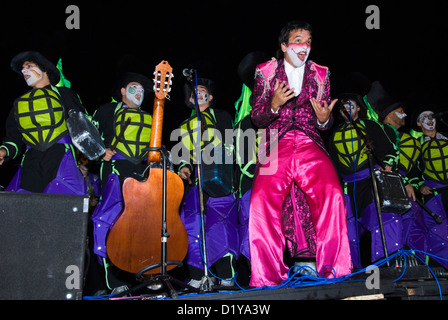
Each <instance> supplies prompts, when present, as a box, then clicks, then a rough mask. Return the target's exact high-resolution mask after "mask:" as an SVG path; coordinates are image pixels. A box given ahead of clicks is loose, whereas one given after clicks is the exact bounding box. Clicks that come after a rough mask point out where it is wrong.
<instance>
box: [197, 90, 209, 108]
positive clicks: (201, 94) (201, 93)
mask: <svg viewBox="0 0 448 320" xmlns="http://www.w3.org/2000/svg"><path fill="white" fill-rule="evenodd" d="M210 100H211V99H210V94H209V93H208V91H207V89H206V88H205V87H204V86H198V105H203V104H206V103H208V102H210Z"/></svg>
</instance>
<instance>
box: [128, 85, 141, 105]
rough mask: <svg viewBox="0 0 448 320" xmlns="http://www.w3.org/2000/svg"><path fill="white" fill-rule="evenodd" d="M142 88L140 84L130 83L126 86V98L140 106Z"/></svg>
mask: <svg viewBox="0 0 448 320" xmlns="http://www.w3.org/2000/svg"><path fill="white" fill-rule="evenodd" d="M144 91H145V90H144V89H143V87H142V86H141V85H138V84H130V85H128V86H127V87H126V98H127V99H128V100H130V101H132V102H133V103H134V104H135V105H136V106H137V107H140V106H141V104H142V102H143V98H144Z"/></svg>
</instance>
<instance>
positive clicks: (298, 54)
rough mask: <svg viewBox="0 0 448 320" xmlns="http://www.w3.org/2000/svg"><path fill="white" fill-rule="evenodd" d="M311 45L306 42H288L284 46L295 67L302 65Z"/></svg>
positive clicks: (306, 58)
mask: <svg viewBox="0 0 448 320" xmlns="http://www.w3.org/2000/svg"><path fill="white" fill-rule="evenodd" d="M310 51H311V46H310V45H309V44H307V43H290V44H289V45H288V46H287V47H286V53H287V54H288V56H289V58H290V59H291V62H292V64H293V65H294V66H295V67H296V68H300V67H301V66H303V65H304V64H305V62H306V60H308V56H309V55H310Z"/></svg>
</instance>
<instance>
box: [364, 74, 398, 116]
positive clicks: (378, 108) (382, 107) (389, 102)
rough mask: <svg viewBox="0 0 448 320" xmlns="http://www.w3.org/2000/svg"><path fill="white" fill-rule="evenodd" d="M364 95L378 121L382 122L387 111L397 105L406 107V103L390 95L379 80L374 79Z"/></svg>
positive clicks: (389, 111) (390, 110)
mask: <svg viewBox="0 0 448 320" xmlns="http://www.w3.org/2000/svg"><path fill="white" fill-rule="evenodd" d="M366 96H367V101H368V102H369V104H370V106H371V107H372V109H373V111H375V112H376V113H377V115H378V121H380V122H383V121H384V119H385V118H386V117H387V115H388V114H389V113H391V112H392V111H394V110H396V109H398V108H399V107H403V109H406V104H405V103H404V102H402V101H397V100H396V99H394V98H393V97H391V96H390V95H389V94H388V93H387V92H386V90H385V89H384V88H383V86H382V85H381V83H380V82H379V81H374V82H373V83H372V86H371V88H370V90H369V92H368V93H367V95H366Z"/></svg>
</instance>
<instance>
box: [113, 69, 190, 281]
mask: <svg viewBox="0 0 448 320" xmlns="http://www.w3.org/2000/svg"><path fill="white" fill-rule="evenodd" d="M171 71H172V69H171V66H170V65H169V64H168V62H166V61H162V62H161V63H160V64H159V65H157V67H156V71H155V72H154V74H155V75H156V77H155V79H154V83H155V85H154V93H155V98H154V111H153V122H152V130H151V141H150V142H149V146H150V147H151V148H160V147H161V144H162V127H163V108H164V101H165V97H166V96H167V94H168V92H169V91H170V84H171V77H172V73H171ZM160 159H161V156H160V153H159V152H157V151H153V150H151V151H150V152H149V154H148V164H150V163H160ZM122 188H123V198H124V210H123V213H122V214H121V216H120V218H118V220H117V221H116V223H115V224H114V226H113V227H112V229H111V230H110V232H109V235H108V238H107V243H106V247H107V254H108V256H109V259H110V260H111V261H112V263H113V264H114V265H115V266H116V267H118V268H119V269H121V270H124V271H127V272H130V273H138V272H140V271H141V270H142V269H143V268H145V267H148V266H151V265H153V264H157V263H161V262H162V241H166V255H167V257H166V258H167V260H174V261H182V260H183V259H184V258H185V256H186V255H187V251H188V236H187V231H186V230H185V227H184V225H183V223H182V220H181V219H180V216H179V207H180V203H181V201H182V197H183V194H184V185H183V182H182V179H181V178H180V177H179V176H178V175H177V174H175V173H174V172H172V171H169V170H167V172H166V232H167V234H168V235H169V236H167V237H164V238H163V239H162V233H163V232H162V230H163V225H162V224H163V189H164V188H163V169H159V168H151V169H150V172H149V177H148V179H147V180H146V181H144V182H140V181H138V180H135V179H133V178H127V179H125V180H124V182H123V187H122ZM174 267H175V265H167V266H166V270H167V271H168V270H170V269H172V268H174ZM159 270H160V267H158V268H153V269H150V270H148V271H147V272H145V274H155V273H160V272H159Z"/></svg>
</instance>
